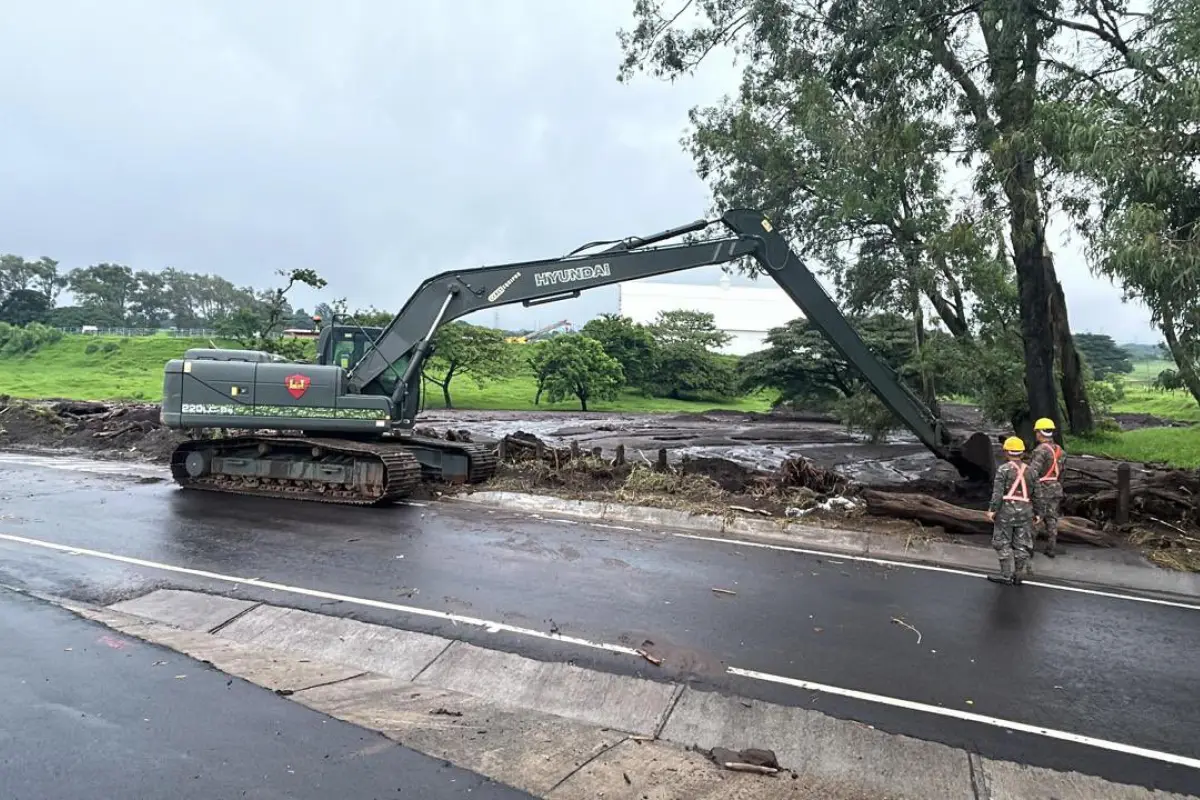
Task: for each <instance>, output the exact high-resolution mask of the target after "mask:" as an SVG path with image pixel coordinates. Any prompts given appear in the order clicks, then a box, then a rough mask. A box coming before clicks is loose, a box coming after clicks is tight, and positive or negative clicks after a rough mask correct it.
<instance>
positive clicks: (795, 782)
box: [547, 739, 928, 800]
mask: <svg viewBox="0 0 1200 800" xmlns="http://www.w3.org/2000/svg"><path fill="white" fill-rule="evenodd" d="M547 797H548V800H886V798H888V797H889V795H884V794H879V795H875V794H864V793H862V791H860V790H858V789H856V788H853V787H847V786H840V785H838V784H835V783H833V782H829V781H818V780H814V779H811V778H803V779H801V778H799V777H796V778H793V776H792V773H790V772H782V773H779V774H777V775H771V776H764V775H752V774H747V773H741V772H730V771H727V770H723V769H719V768H718V767H717V765H716V764H714V763H712V762H711V761H709V760H708V758H707V757H705V756H703V755H701V754H699V753H696V752H691V751H688V750H684V749H683V748H680V747H673V746H671V745H666V744H662V743H660V742H638V741H636V740H632V739H629V740H626V741H624V742H622V743H621V744H619V745H617V746H616V747H614V748H613V749H611V750H609V751H607V752H605V753H604V754H602V755H601V756H600V757H599V758H597V759H595V760H594V761H591V762H589V763H588V764H586V765H584V766H583V768H581V769H580V770H579V771H578V772H576V773H575V774H574V775H572V776H571V777H570V778H568V779H567V780H566V781H564V782H563V784H562V785H561V786H559V787H558V788H557V789H555V790H554V791H552V792H551V793H550V794H549V795H548V796H547ZM927 800H928V798H927Z"/></svg>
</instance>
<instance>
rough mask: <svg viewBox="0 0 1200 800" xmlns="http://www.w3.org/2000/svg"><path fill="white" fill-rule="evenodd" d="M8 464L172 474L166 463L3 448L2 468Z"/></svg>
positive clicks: (137, 475) (120, 473)
mask: <svg viewBox="0 0 1200 800" xmlns="http://www.w3.org/2000/svg"><path fill="white" fill-rule="evenodd" d="M5 466H13V467H35V468H41V469H55V470H63V471H67V472H82V473H88V474H92V475H118V476H125V477H135V478H159V479H162V480H166V479H167V478H169V477H170V474H169V471H168V470H167V468H166V466H165V465H163V466H159V465H155V464H141V463H137V462H129V461H103V460H97V459H89V458H83V457H80V456H76V455H73V454H72V455H52V454H48V453H18V452H12V451H0V469H3V468H4V467H5Z"/></svg>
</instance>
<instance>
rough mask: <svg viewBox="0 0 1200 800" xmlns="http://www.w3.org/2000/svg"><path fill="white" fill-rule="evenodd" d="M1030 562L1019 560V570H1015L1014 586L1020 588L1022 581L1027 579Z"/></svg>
mask: <svg viewBox="0 0 1200 800" xmlns="http://www.w3.org/2000/svg"><path fill="white" fill-rule="evenodd" d="M1029 571H1030V569H1029V561H1028V560H1026V559H1023V558H1022V559H1018V560H1017V568H1016V569H1015V570H1013V578H1012V582H1013V586H1020V585H1021V581H1022V580H1023V579H1024V578H1025V574H1026V573H1027V572H1029Z"/></svg>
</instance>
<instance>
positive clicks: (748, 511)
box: [729, 506, 771, 517]
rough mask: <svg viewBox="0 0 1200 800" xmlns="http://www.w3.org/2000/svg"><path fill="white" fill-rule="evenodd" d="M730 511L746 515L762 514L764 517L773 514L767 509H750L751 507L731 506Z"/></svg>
mask: <svg viewBox="0 0 1200 800" xmlns="http://www.w3.org/2000/svg"><path fill="white" fill-rule="evenodd" d="M729 510H730V511H741V512H742V513H745V514H762V515H763V516H764V517H769V516H771V512H770V511H767V510H766V509H765V508H750V507H749V506H730V507H729Z"/></svg>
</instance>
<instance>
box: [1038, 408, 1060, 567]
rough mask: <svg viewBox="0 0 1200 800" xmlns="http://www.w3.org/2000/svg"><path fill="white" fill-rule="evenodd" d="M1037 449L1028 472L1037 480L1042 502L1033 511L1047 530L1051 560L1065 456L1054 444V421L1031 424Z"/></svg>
mask: <svg viewBox="0 0 1200 800" xmlns="http://www.w3.org/2000/svg"><path fill="white" fill-rule="evenodd" d="M1033 430H1034V435H1035V436H1037V446H1036V447H1034V448H1033V454H1032V455H1031V456H1030V457H1029V471H1030V472H1032V473H1033V474H1034V476H1035V477H1036V478H1037V481H1038V484H1039V486H1040V488H1041V491H1040V492H1039V493H1038V494H1039V495H1040V497H1041V502H1040V503H1039V504H1038V507H1037V508H1036V509H1035V511H1036V512H1037V515H1038V516H1039V517H1041V520H1042V524H1043V525H1044V526H1045V528H1046V555H1048V556H1049V557H1050V558H1054V555H1055V548H1056V547H1057V545H1058V521H1059V519H1061V517H1062V499H1063V485H1062V473H1063V470H1064V469H1065V461H1066V458H1065V454H1064V453H1063V449H1062V448H1061V447H1059V446H1058V444H1057V443H1055V441H1054V421H1053V420H1049V419H1046V418H1045V417H1043V418H1042V419H1039V420H1038V421H1037V422H1035V423H1033Z"/></svg>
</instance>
